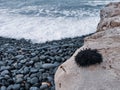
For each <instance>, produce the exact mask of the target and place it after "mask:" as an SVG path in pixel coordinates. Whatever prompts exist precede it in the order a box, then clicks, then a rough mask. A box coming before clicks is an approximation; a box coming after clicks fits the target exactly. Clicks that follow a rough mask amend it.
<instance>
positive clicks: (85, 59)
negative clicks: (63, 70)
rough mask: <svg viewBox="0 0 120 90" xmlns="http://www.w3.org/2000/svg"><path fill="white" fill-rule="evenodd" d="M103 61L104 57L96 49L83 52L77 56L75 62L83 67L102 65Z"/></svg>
mask: <svg viewBox="0 0 120 90" xmlns="http://www.w3.org/2000/svg"><path fill="white" fill-rule="evenodd" d="M102 61H103V60H102V55H101V54H100V53H99V52H98V51H97V50H96V49H93V50H92V49H85V50H81V51H80V52H78V54H77V55H76V56H75V62H76V63H77V65H78V66H81V67H87V66H90V65H94V64H100V63H101V62H102Z"/></svg>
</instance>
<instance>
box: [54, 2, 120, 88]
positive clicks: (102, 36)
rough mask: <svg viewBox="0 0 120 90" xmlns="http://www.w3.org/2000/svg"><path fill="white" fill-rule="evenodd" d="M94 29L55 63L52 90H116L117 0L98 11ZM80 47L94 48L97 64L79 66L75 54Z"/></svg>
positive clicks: (119, 79) (119, 76)
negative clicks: (69, 54) (99, 58)
mask: <svg viewBox="0 0 120 90" xmlns="http://www.w3.org/2000/svg"><path fill="white" fill-rule="evenodd" d="M100 16H101V20H100V23H99V24H98V27H97V32H96V33H95V34H93V35H91V36H89V37H87V38H85V43H84V45H83V47H81V48H79V49H78V50H77V51H76V52H75V53H74V55H73V56H72V57H71V58H70V59H68V60H67V61H66V62H64V63H63V64H62V65H60V66H59V68H58V70H57V72H56V74H55V85H56V90H120V3H110V4H108V5H107V6H106V7H105V8H104V9H102V10H101V13H100ZM84 48H91V49H97V50H98V51H99V53H100V54H102V56H103V62H102V63H101V64H96V65H91V66H89V67H79V66H78V65H77V64H76V63H75V56H76V55H77V54H78V52H79V51H80V50H83V49H84Z"/></svg>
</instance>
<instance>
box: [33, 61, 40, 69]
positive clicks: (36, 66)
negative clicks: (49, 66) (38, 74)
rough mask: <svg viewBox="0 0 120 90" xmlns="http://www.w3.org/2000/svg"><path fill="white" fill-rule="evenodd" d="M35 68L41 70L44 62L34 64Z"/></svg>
mask: <svg viewBox="0 0 120 90" xmlns="http://www.w3.org/2000/svg"><path fill="white" fill-rule="evenodd" d="M34 66H35V68H37V69H40V68H41V66H42V62H37V63H35V64H34Z"/></svg>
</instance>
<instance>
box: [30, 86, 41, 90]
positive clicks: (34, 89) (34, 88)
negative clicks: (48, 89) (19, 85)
mask: <svg viewBox="0 0 120 90" xmlns="http://www.w3.org/2000/svg"><path fill="white" fill-rule="evenodd" d="M30 90H39V88H37V87H31V88H30Z"/></svg>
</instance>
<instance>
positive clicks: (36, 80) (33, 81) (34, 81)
mask: <svg viewBox="0 0 120 90" xmlns="http://www.w3.org/2000/svg"><path fill="white" fill-rule="evenodd" d="M38 81H39V79H38V78H37V77H33V78H32V79H31V80H30V83H31V84H35V83H38Z"/></svg>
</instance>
